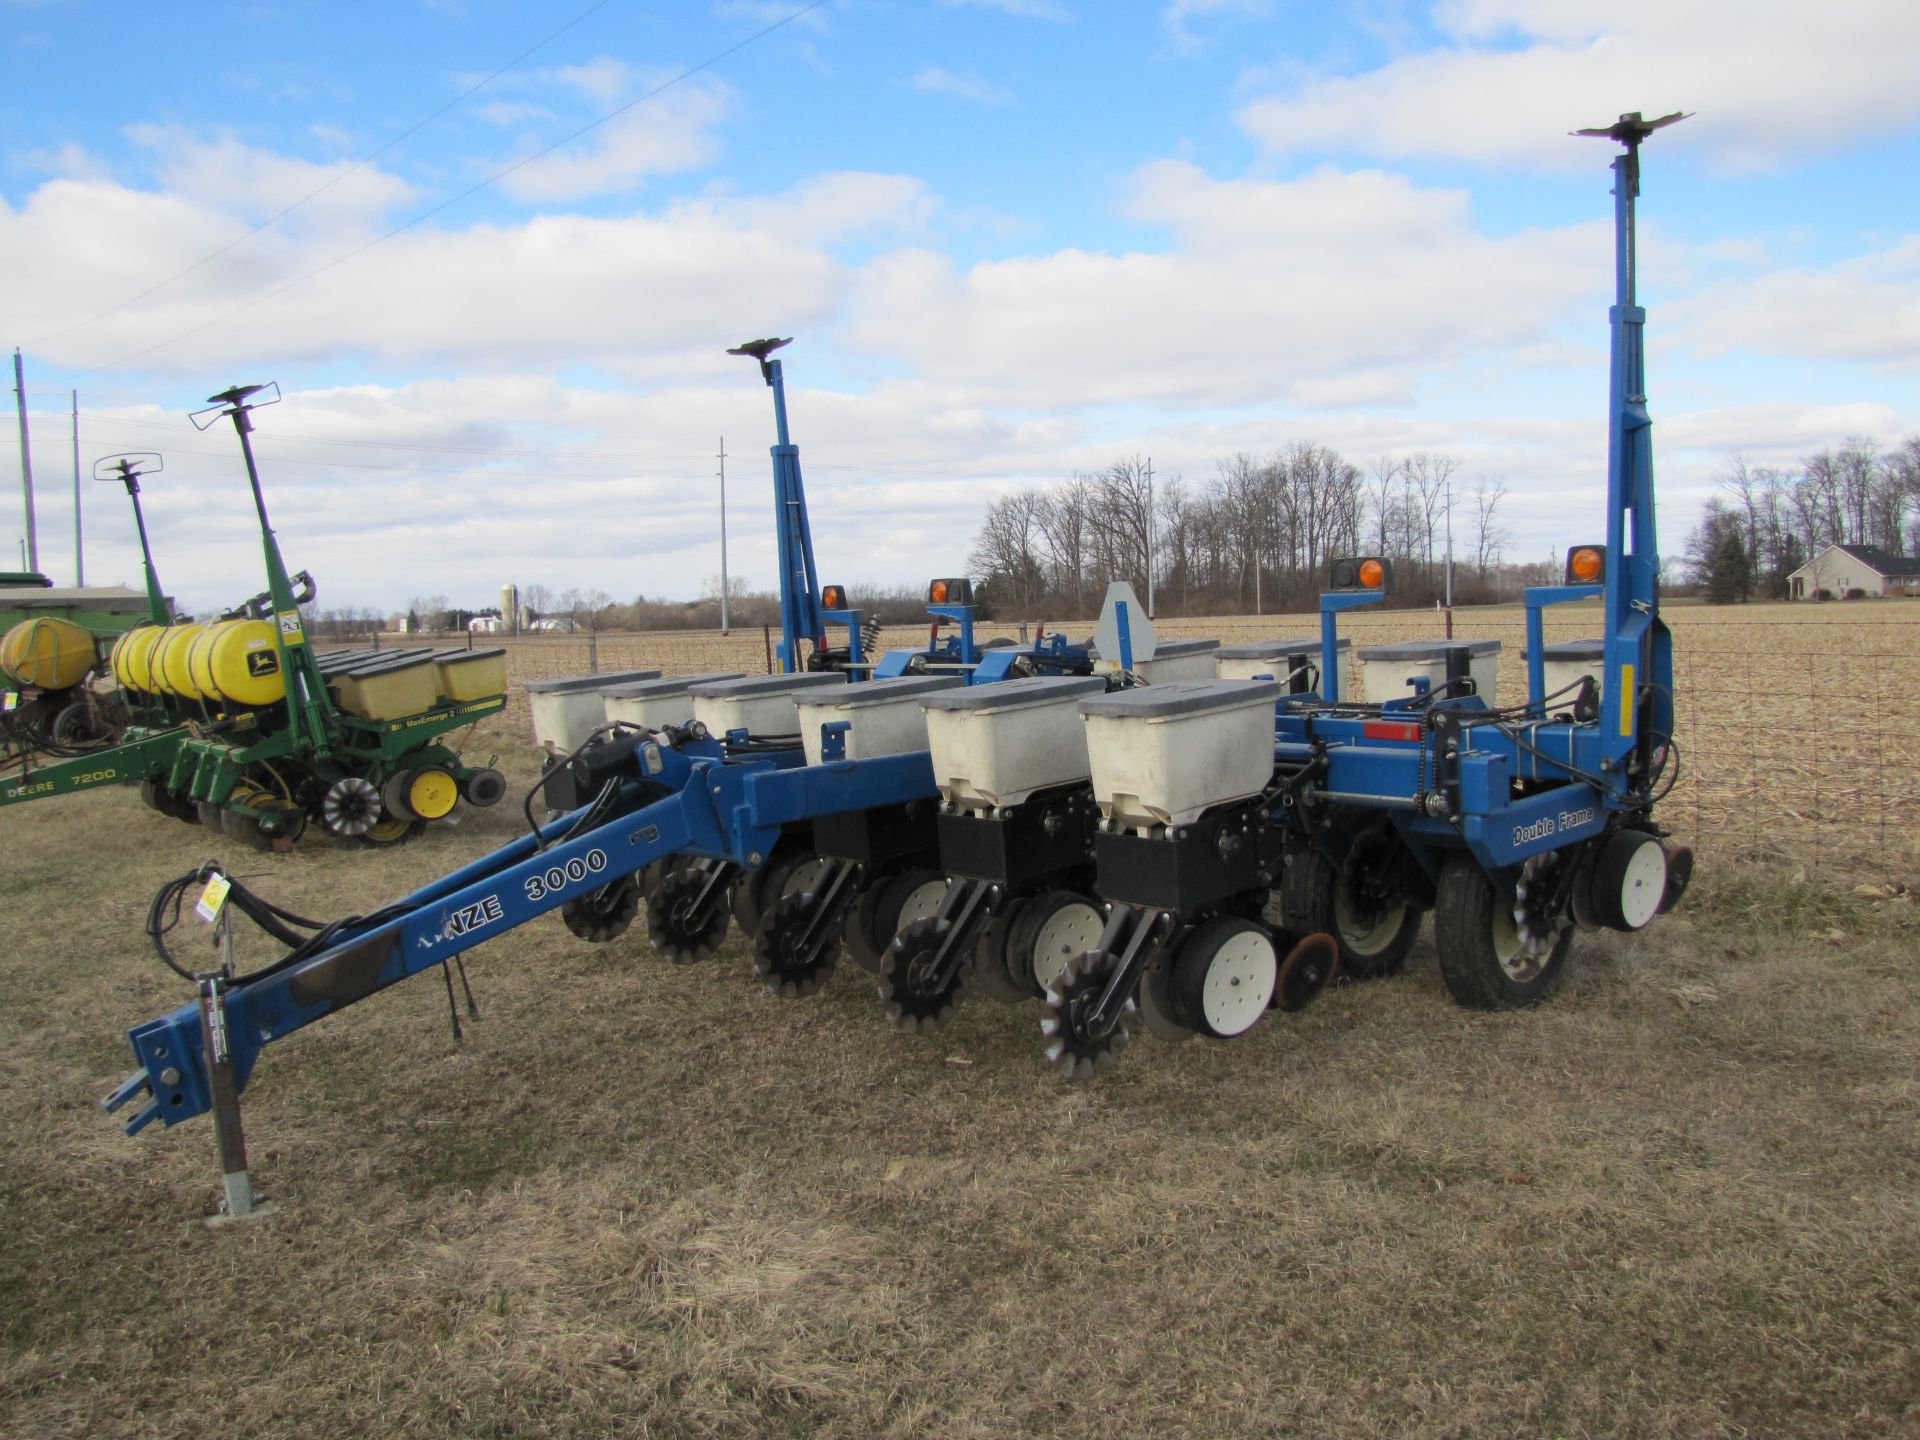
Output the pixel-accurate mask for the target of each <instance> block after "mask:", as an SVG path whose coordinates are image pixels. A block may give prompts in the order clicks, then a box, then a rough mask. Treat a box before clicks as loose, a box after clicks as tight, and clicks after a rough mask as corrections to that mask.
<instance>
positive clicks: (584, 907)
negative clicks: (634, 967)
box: [560, 875, 640, 945]
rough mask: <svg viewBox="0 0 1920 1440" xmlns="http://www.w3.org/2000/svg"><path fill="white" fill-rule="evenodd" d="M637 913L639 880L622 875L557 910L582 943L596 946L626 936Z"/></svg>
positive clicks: (633, 876) (638, 909)
mask: <svg viewBox="0 0 1920 1440" xmlns="http://www.w3.org/2000/svg"><path fill="white" fill-rule="evenodd" d="M639 913H640V879H639V877H638V876H636V875H625V876H622V877H621V878H620V879H618V880H615V881H614V882H613V883H612V884H610V885H602V886H601V887H600V888H599V889H598V890H589V891H588V892H587V893H586V894H584V895H579V896H576V897H574V898H573V899H571V900H569V901H567V903H566V904H564V905H562V906H561V907H560V919H561V921H562V922H563V923H564V924H565V925H566V927H567V929H569V930H571V931H572V932H573V933H574V934H576V935H578V936H579V937H580V938H581V939H582V940H590V941H592V942H593V943H594V944H596V945H604V944H605V943H606V942H607V941H609V940H613V939H617V938H618V937H620V936H621V935H624V934H626V932H627V927H628V926H629V925H631V924H633V917H634V916H636V915H638V914H639Z"/></svg>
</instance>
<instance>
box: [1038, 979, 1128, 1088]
mask: <svg viewBox="0 0 1920 1440" xmlns="http://www.w3.org/2000/svg"><path fill="white" fill-rule="evenodd" d="M1112 964H1113V957H1112V956H1109V955H1088V954H1081V955H1075V956H1073V957H1071V958H1070V959H1069V960H1068V961H1067V963H1066V964H1065V965H1063V966H1061V968H1060V973H1059V974H1057V975H1055V976H1054V977H1053V984H1052V985H1050V986H1048V987H1047V1011H1046V1014H1045V1015H1043V1016H1042V1017H1041V1019H1040V1033H1041V1034H1042V1035H1044V1036H1046V1037H1047V1046H1046V1049H1044V1050H1043V1051H1041V1052H1040V1053H1041V1054H1042V1055H1043V1056H1045V1057H1046V1061H1047V1063H1048V1064H1049V1065H1051V1066H1053V1068H1054V1069H1056V1070H1058V1071H1059V1072H1060V1075H1061V1078H1062V1079H1066V1080H1091V1079H1093V1078H1094V1077H1095V1076H1097V1075H1104V1074H1106V1073H1107V1071H1108V1070H1110V1069H1111V1068H1112V1067H1113V1061H1114V1057H1115V1056H1117V1055H1118V1054H1119V1053H1120V1052H1121V1051H1122V1050H1124V1049H1126V1048H1127V1044H1128V1042H1129V1041H1131V1040H1132V1039H1133V1036H1132V1034H1131V1033H1130V1032H1129V1031H1128V1029H1127V1017H1128V1016H1130V1015H1132V1014H1133V1013H1134V1011H1135V1009H1136V1008H1137V1007H1136V1006H1135V1005H1134V1002H1133V1001H1132V1000H1131V999H1129V1000H1128V1001H1127V1002H1126V1004H1125V1005H1124V1006H1123V1007H1122V1008H1121V1011H1120V1018H1119V1019H1118V1020H1116V1021H1115V1022H1114V1025H1113V1028H1112V1029H1111V1030H1108V1031H1106V1032H1105V1033H1104V1034H1094V1033H1092V1032H1090V1031H1089V1030H1088V1029H1087V1028H1086V1026H1085V1024H1084V1019H1085V1016H1086V1012H1087V1011H1089V1010H1091V1009H1092V1008H1093V1007H1094V1005H1095V1004H1096V1003H1097V1002H1098V1001H1099V999H1100V994H1101V992H1102V991H1103V990H1105V989H1106V988H1107V975H1108V973H1109V967H1110V966H1111V965H1112Z"/></svg>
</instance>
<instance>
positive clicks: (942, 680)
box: [800, 675, 962, 710]
mask: <svg viewBox="0 0 1920 1440" xmlns="http://www.w3.org/2000/svg"><path fill="white" fill-rule="evenodd" d="M961 683H962V682H961V679H960V677H959V676H958V675H902V676H900V677H898V678H896V679H893V680H863V681H861V682H860V683H859V684H856V685H849V686H847V693H846V694H845V695H808V696H806V697H805V698H804V699H802V700H801V702H800V703H801V704H802V705H832V706H834V707H835V708H836V709H840V710H857V709H860V708H861V707H863V706H867V705H897V704H898V703H899V702H900V701H902V700H911V699H916V698H918V697H919V696H922V695H931V694H933V693H934V692H936V691H939V690H957V689H959V688H960V685H961Z"/></svg>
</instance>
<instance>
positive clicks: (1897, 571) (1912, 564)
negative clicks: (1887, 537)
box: [1787, 545, 1920, 600]
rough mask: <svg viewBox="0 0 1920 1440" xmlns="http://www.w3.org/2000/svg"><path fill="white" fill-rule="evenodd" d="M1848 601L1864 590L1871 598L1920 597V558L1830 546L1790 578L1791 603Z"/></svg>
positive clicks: (1875, 549) (1866, 548)
mask: <svg viewBox="0 0 1920 1440" xmlns="http://www.w3.org/2000/svg"><path fill="white" fill-rule="evenodd" d="M1822 590H1824V591H1826V592H1827V598H1829V599H1833V600H1844V599H1846V597H1847V595H1848V594H1849V592H1851V591H1854V590H1860V591H1863V592H1865V593H1866V594H1868V595H1920V559H1916V558H1914V557H1912V556H1907V555H1889V554H1888V553H1887V552H1886V551H1884V550H1882V549H1881V548H1880V547H1879V546H1878V545H1829V546H1827V548H1826V549H1824V550H1822V551H1821V552H1820V553H1819V554H1818V555H1816V556H1814V557H1813V559H1811V560H1809V561H1808V562H1807V563H1806V564H1804V565H1802V566H1801V567H1800V568H1799V569H1798V570H1795V571H1794V572H1793V573H1792V574H1790V575H1788V576H1787V597H1788V598H1789V599H1791V600H1817V599H1819V598H1820V592H1821V591H1822Z"/></svg>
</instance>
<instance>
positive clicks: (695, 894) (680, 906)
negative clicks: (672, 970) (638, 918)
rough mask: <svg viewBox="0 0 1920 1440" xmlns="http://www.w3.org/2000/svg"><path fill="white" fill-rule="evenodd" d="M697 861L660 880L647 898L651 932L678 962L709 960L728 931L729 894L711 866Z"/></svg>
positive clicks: (666, 953)
mask: <svg viewBox="0 0 1920 1440" xmlns="http://www.w3.org/2000/svg"><path fill="white" fill-rule="evenodd" d="M712 863H713V862H712V861H695V862H693V863H692V864H689V865H687V866H686V867H685V868H683V869H679V870H675V871H673V872H672V873H671V874H669V875H667V876H666V877H665V878H664V879H662V880H661V882H660V888H659V889H658V890H656V891H655V892H654V893H653V895H652V897H651V898H650V899H649V900H648V901H647V936H648V938H649V939H651V940H652V941H653V948H654V949H656V950H658V951H659V952H660V953H661V954H662V955H664V956H666V957H667V959H669V960H671V961H672V962H673V963H674V964H675V965H691V964H693V963H695V962H696V961H699V960H705V959H706V958H707V957H708V956H709V955H711V954H713V952H714V951H715V950H718V949H719V948H720V942H721V941H722V940H724V939H725V938H726V935H727V894H726V889H725V887H723V886H721V885H720V884H718V883H716V882H715V881H714V877H713V871H712V870H711V869H710V868H708V867H709V866H710V865H711V864H712Z"/></svg>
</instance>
